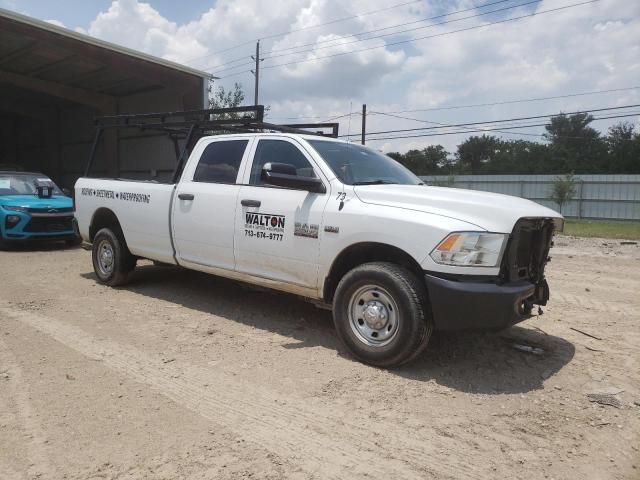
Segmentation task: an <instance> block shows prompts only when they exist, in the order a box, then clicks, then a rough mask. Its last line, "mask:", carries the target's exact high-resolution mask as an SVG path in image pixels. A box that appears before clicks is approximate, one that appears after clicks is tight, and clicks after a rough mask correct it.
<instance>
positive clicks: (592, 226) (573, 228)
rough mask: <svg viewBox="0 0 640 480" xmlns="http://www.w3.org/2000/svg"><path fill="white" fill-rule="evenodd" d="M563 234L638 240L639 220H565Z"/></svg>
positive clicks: (639, 235) (639, 237)
mask: <svg viewBox="0 0 640 480" xmlns="http://www.w3.org/2000/svg"><path fill="white" fill-rule="evenodd" d="M563 233H564V235H573V236H574V237H599V238H619V239H624V240H640V222H607V221H602V220H567V221H566V223H565V225H564V232H563Z"/></svg>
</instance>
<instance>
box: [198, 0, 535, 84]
mask: <svg viewBox="0 0 640 480" xmlns="http://www.w3.org/2000/svg"><path fill="white" fill-rule="evenodd" d="M509 1H511V0H498V1H495V2H491V3H486V4H484V5H478V6H474V7H472V8H465V9H463V10H456V11H453V12H449V13H445V14H441V15H436V16H434V17H428V18H422V19H420V20H414V21H412V22H405V23H400V24H396V25H390V26H387V27H383V28H377V29H374V30H368V31H364V32H359V33H354V34H350V35H347V37H342V38H337V39H336V38H334V39H330V40H324V41H320V42H313V43H305V44H302V45H296V46H293V47H287V48H281V49H276V50H272V51H271V54H269V55H267V57H266V58H278V57H285V56H289V55H296V54H299V53H305V52H308V51H310V50H303V51H300V52H291V53H287V54H281V55H272V54H273V53H278V52H286V51H289V50H296V49H299V48H304V47H311V46H313V47H315V46H317V45H322V44H325V43H333V45H327V46H324V47H318V48H313V49H311V50H313V51H317V50H321V49H324V48H330V47H335V46H343V45H348V44H351V43H356V42H365V41H367V40H373V39H376V38H382V37H387V36H392V35H399V34H401V33H406V32H410V31H415V30H421V29H425V28H431V27H435V26H438V25H444V24H446V23H453V22H459V21H462V20H467V19H469V18H475V17H479V16H482V15H488V14H491V13H496V12H500V11H503V10H508V9H512V8H517V7H520V6H523V5H528V4H530V3H539V2H540V1H541V0H535V1H532V2H528V3H524V4H521V5H514V6H511V7H505V8H502V9H498V10H492V11H490V12H484V13H481V14H476V15H471V16H467V17H463V18H459V19H453V20H449V21H445V22H440V23H434V24H431V25H426V26H423V27H418V28H412V29H409V30H401V31H398V32H392V33H388V34H385V35H378V36H375V37H369V38H362V39H359V38H357V37H358V36H359V35H367V34H370V33H375V32H381V31H384V30H390V29H392V28H399V27H404V26H408V25H415V24H416V23H421V22H426V21H430V20H436V19H438V18H444V17H449V16H452V15H457V14H460V13H465V12H469V11H472V10H476V9H481V8H486V7H490V6H492V5H497V4H500V3H505V2H509ZM348 37H355V38H356V40H353V41H350V42H342V43H339V42H341V41H342V40H344V39H345V38H348ZM336 42H338V43H336ZM244 59H246V57H242V58H238V59H235V60H231V61H229V62H226V63H222V64H219V65H215V66H211V67H206V68H205V69H206V70H213V69H216V68H218V67H224V66H225V65H229V64H232V63H237V62H238V61H240V60H244ZM245 65H246V64H245ZM233 68H240V65H237V66H235V67H229V68H226V69H223V70H220V71H219V72H222V71H224V70H231V69H233ZM219 72H217V73H219Z"/></svg>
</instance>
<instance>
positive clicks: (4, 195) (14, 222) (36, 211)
mask: <svg viewBox="0 0 640 480" xmlns="http://www.w3.org/2000/svg"><path fill="white" fill-rule="evenodd" d="M78 239H79V237H78V236H77V234H76V231H75V229H74V216H73V201H72V199H71V198H70V197H69V196H67V195H65V194H64V192H63V191H62V190H61V189H60V188H59V187H58V186H57V185H56V184H55V183H54V182H53V181H52V180H51V179H50V178H49V177H47V176H46V175H44V174H42V173H33V172H21V171H0V247H2V246H7V245H9V244H15V243H20V242H24V241H28V240H64V241H65V242H67V243H68V244H76V243H78Z"/></svg>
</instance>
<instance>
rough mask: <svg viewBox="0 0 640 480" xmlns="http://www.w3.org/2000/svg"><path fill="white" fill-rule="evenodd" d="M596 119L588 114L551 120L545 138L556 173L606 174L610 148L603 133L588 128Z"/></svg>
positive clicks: (561, 116)
mask: <svg viewBox="0 0 640 480" xmlns="http://www.w3.org/2000/svg"><path fill="white" fill-rule="evenodd" d="M592 121H593V116H592V115H590V114H588V113H576V114H574V115H566V114H564V113H561V114H560V115H556V116H554V117H551V121H550V122H549V124H548V125H546V126H545V129H546V130H547V133H546V134H545V138H546V139H547V140H548V141H549V148H550V150H551V154H552V157H553V164H554V166H555V167H556V169H555V171H560V172H568V171H577V172H580V173H605V172H606V171H607V160H608V157H607V147H606V144H605V142H604V141H603V139H602V138H601V137H600V132H598V131H597V130H596V129H594V128H592V127H590V126H589V124H590V123H591V122H592Z"/></svg>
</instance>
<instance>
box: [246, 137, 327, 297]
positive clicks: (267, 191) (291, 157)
mask: <svg viewBox="0 0 640 480" xmlns="http://www.w3.org/2000/svg"><path fill="white" fill-rule="evenodd" d="M253 150H254V152H255V153H254V156H253V162H252V164H251V166H250V167H249V168H247V169H246V171H245V178H244V184H245V185H243V186H242V187H241V188H240V193H239V195H238V215H237V217H236V229H235V236H236V238H235V252H236V269H237V270H238V271H240V272H243V273H248V274H251V275H254V276H258V277H263V278H267V279H272V280H276V281H281V282H286V283H290V284H294V285H298V286H302V287H306V288H316V287H317V279H318V258H319V253H320V246H319V232H320V228H321V224H322V216H323V213H324V208H325V205H326V204H327V200H328V199H329V193H330V192H328V191H327V193H312V192H308V191H306V190H293V189H288V188H280V187H274V186H270V185H266V184H264V182H263V181H262V179H261V173H262V167H263V166H264V164H265V163H269V162H271V163H287V164H290V165H293V166H294V167H295V169H296V171H297V174H298V175H302V176H313V177H318V178H320V179H321V180H322V181H323V182H324V183H325V186H327V187H328V186H329V182H327V181H326V179H325V178H324V177H323V176H322V174H321V172H320V169H318V168H317V167H316V166H315V165H314V162H313V159H312V158H311V157H310V156H309V155H308V154H307V152H305V151H304V150H303V149H302V148H301V146H300V145H299V144H298V142H296V141H295V140H293V139H290V138H287V137H282V138H273V137H270V138H268V139H264V138H263V139H260V140H258V142H257V144H256V145H255V146H254V149H253Z"/></svg>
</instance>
